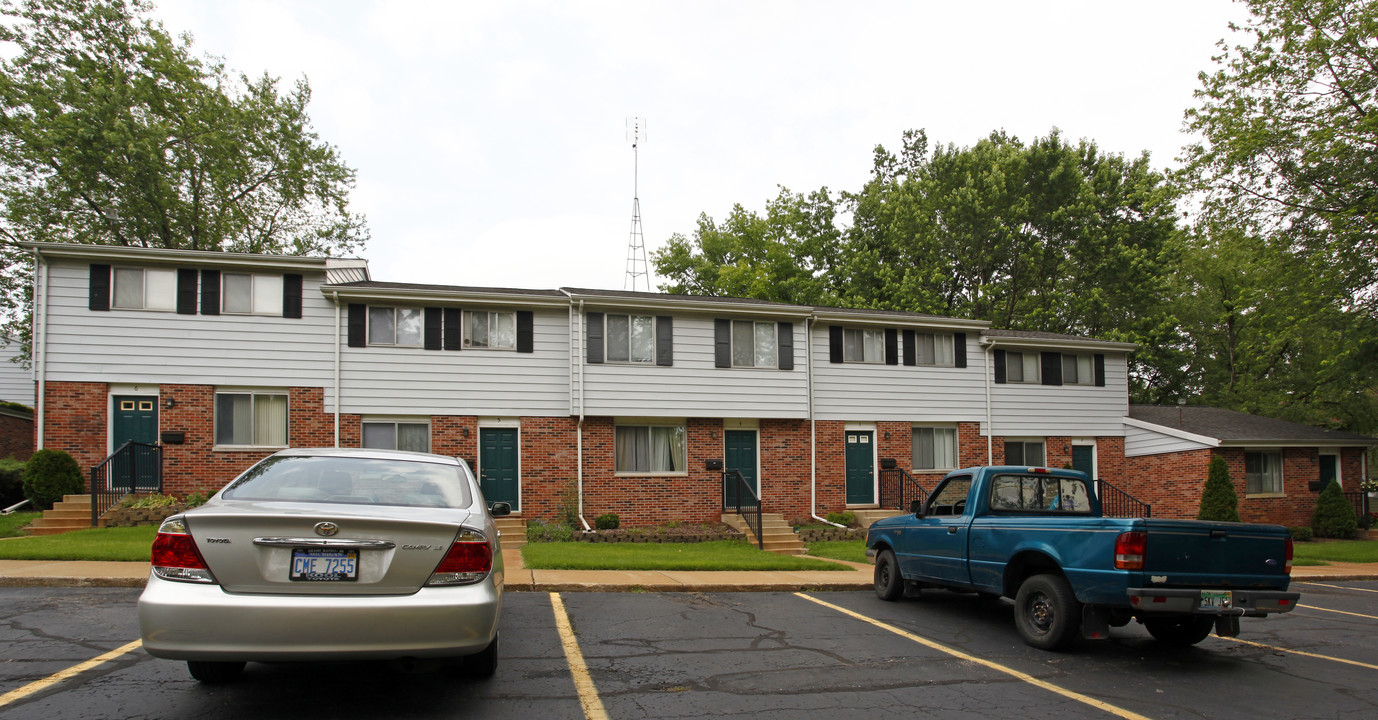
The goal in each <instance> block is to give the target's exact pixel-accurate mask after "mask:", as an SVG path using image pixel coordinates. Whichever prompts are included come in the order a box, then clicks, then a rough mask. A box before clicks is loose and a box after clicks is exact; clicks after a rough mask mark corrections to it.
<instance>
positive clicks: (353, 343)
mask: <svg viewBox="0 0 1378 720" xmlns="http://www.w3.org/2000/svg"><path fill="white" fill-rule="evenodd" d="M367 320H368V306H367V305H365V304H363V303H350V304H349V346H350V347H364V346H365V345H367V344H368V336H367V335H366V334H365V333H366V329H365V325H364V323H365V322H366V321H367Z"/></svg>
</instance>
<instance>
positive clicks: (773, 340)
mask: <svg viewBox="0 0 1378 720" xmlns="http://www.w3.org/2000/svg"><path fill="white" fill-rule="evenodd" d="M738 325H749V326H751V360H752V362H751V364H750V365H747V364H745V363H741V362H738V358H737V348H738V344H737V326H738ZM762 333H766V334H768V335H769V336H770V356H769V357H765V356H763V355H762V354H761V348H760V346H759V345H758V344H757V343H758V341H759V340H760V338H761V335H762ZM728 334H729V335H730V336H731V338H732V367H744V368H776V367H779V366H780V335H779V327H778V326H777V325H776V324H775V323H773V322H762V321H759V320H733V321H732V331H731V332H730V333H728Z"/></svg>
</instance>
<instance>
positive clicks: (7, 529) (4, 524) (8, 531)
mask: <svg viewBox="0 0 1378 720" xmlns="http://www.w3.org/2000/svg"><path fill="white" fill-rule="evenodd" d="M40 517H43V513H41V512H17V513H10V514H9V515H0V538H7V537H20V536H21V535H23V534H24V533H23V532H21V531H20V529H21V528H23V527H24V526H25V525H28V524H29V523H31V522H33V521H34V520H37V519H38V518H40Z"/></svg>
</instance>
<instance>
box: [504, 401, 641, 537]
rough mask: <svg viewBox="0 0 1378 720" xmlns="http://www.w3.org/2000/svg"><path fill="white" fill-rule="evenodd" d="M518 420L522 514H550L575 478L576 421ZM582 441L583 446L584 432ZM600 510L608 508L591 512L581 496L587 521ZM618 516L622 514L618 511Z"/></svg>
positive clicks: (591, 521) (576, 457)
mask: <svg viewBox="0 0 1378 720" xmlns="http://www.w3.org/2000/svg"><path fill="white" fill-rule="evenodd" d="M521 424H522V429H521V443H522V447H521V487H522V508H521V510H522V516H523V517H538V518H540V517H544V518H550V517H554V516H555V515H556V511H557V510H558V508H559V504H560V495H561V493H563V492H565V490H566V488H571V487H575V486H576V485H577V482H578V477H579V476H578V461H579V460H578V452H579V448H578V436H577V432H578V426H579V421H578V419H577V418H569V417H564V418H550V417H524V418H522V419H521ZM584 443H585V448H587V447H588V437H587V436H585V438H584ZM604 512H608V511H607V510H603V511H600V512H592V508H591V507H590V506H589V505H588V503H587V498H585V510H584V517H585V518H586V519H587V520H588V521H589V524H590V525H592V524H593V519H594V518H596V517H598V516H599V515H601V514H603V513H604ZM613 512H616V511H613ZM618 517H619V518H620V517H622V514H621V513H618ZM627 524H628V525H630V524H631V523H630V522H628V523H627Z"/></svg>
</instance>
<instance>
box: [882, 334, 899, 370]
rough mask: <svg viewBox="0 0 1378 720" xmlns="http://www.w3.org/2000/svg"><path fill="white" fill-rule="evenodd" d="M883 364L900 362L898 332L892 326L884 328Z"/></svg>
mask: <svg viewBox="0 0 1378 720" xmlns="http://www.w3.org/2000/svg"><path fill="white" fill-rule="evenodd" d="M885 364H886V365H899V364H900V333H899V331H898V330H896V329H894V328H885Z"/></svg>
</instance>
